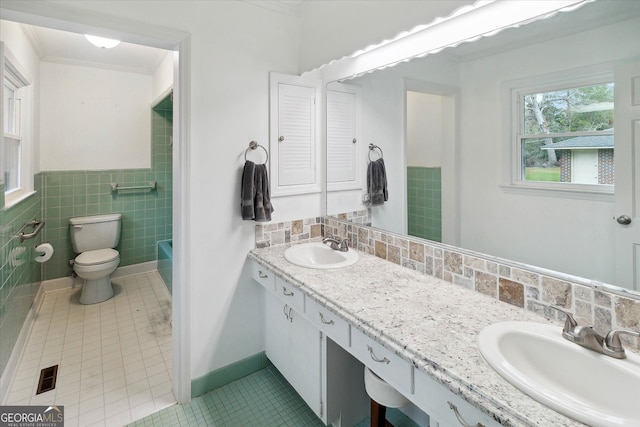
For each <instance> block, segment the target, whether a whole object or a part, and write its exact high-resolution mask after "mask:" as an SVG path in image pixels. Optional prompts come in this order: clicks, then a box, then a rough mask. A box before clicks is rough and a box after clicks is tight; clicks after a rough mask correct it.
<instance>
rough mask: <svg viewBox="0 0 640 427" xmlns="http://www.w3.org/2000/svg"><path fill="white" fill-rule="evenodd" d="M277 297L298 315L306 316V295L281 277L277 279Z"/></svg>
mask: <svg viewBox="0 0 640 427" xmlns="http://www.w3.org/2000/svg"><path fill="white" fill-rule="evenodd" d="M276 295H277V296H278V298H280V299H281V300H282V301H284V302H285V303H287V304H289V306H290V307H293V309H294V310H296V311H297V312H298V313H300V314H304V294H303V293H302V291H300V290H298V289H297V288H296V287H295V286H293V285H291V284H289V283H287V282H285V281H284V280H283V279H281V278H280V277H276Z"/></svg>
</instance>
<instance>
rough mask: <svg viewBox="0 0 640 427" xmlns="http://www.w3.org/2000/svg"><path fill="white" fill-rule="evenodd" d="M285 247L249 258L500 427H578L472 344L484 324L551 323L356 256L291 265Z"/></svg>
mask: <svg viewBox="0 0 640 427" xmlns="http://www.w3.org/2000/svg"><path fill="white" fill-rule="evenodd" d="M289 246H291V245H280V246H274V247H270V248H262V249H254V250H252V251H251V252H250V253H249V258H250V259H253V260H255V261H257V262H258V263H260V264H262V265H263V266H265V267H267V268H269V269H271V270H272V271H273V272H274V273H275V274H276V275H278V276H280V277H282V278H283V279H284V280H286V281H287V282H289V283H290V284H292V285H293V286H296V287H298V288H299V289H300V290H301V291H303V292H305V293H306V294H307V295H308V296H309V297H311V298H313V299H314V300H316V301H317V302H318V303H319V304H321V305H323V306H325V307H326V308H327V309H328V310H331V311H333V312H334V313H336V314H337V315H339V316H341V317H342V318H344V319H345V320H346V321H348V322H349V323H351V325H352V326H353V327H356V328H358V329H360V330H361V331H363V332H364V333H365V334H367V335H368V336H370V337H373V338H374V339H375V340H376V341H378V342H379V343H381V344H382V345H383V346H385V347H387V348H389V349H390V350H392V351H394V352H395V353H396V354H397V355H399V356H400V357H402V358H403V359H405V360H407V361H408V362H410V363H412V364H413V365H414V366H415V368H416V369H418V370H420V371H422V372H424V373H426V374H427V375H429V376H430V377H431V378H433V379H435V380H436V381H438V382H439V383H441V384H443V385H444V386H446V387H448V388H449V389H450V390H452V391H453V392H454V393H456V394H458V395H460V396H462V397H463V398H464V399H465V400H467V401H468V402H469V403H470V404H472V405H473V406H475V407H476V408H478V409H480V410H481V411H483V412H485V413H488V414H489V415H490V416H491V417H492V418H494V419H496V420H498V422H499V423H501V424H502V425H504V426H543V427H548V426H554V427H560V426H583V424H582V423H580V422H577V421H574V420H572V419H570V418H567V417H565V416H563V415H561V414H559V413H558V412H556V411H554V410H552V409H549V408H547V407H546V406H544V405H542V404H541V403H538V402H537V401H535V400H533V399H531V398H530V397H528V396H527V395H525V394H524V393H522V392H521V391H519V390H518V389H516V388H515V387H514V386H512V385H511V384H510V383H508V382H507V381H506V380H505V379H503V378H502V377H501V376H500V375H498V374H497V373H496V372H495V371H494V370H493V369H492V368H491V367H490V366H489V364H488V363H487V362H486V361H485V360H484V358H483V357H482V355H481V354H480V351H479V349H478V345H477V337H478V334H479V332H480V331H481V330H482V329H483V328H484V327H486V326H488V325H490V324H492V323H496V322H502V321H512V320H521V321H532V322H539V323H553V324H557V325H558V331H561V329H562V325H561V324H558V323H557V322H552V321H550V320H547V319H545V318H543V317H540V316H538V315H536V314H534V313H531V312H528V311H526V310H524V309H521V308H517V307H515V306H512V305H510V304H507V303H503V302H501V301H499V300H496V299H494V298H491V297H488V296H485V295H482V294H480V293H478V292H473V291H470V290H468V289H465V288H463V287H461V286H458V285H454V284H452V283H449V282H445V281H443V280H440V279H438V278H435V277H432V276H427V275H423V274H420V273H418V272H415V271H413V270H411V269H408V268H404V267H401V266H399V265H396V264H394V263H391V262H388V261H385V260H382V259H380V258H377V257H375V256H372V255H368V254H365V253H363V252H358V255H359V256H360V259H359V261H358V262H357V263H356V264H354V265H352V266H349V267H345V268H341V269H334V270H315V269H309V268H304V267H298V266H295V265H293V264H291V263H289V262H287V261H286V260H285V259H284V251H285V250H286V249H287V248H288V247H289ZM350 250H353V249H350ZM363 296H366V297H363Z"/></svg>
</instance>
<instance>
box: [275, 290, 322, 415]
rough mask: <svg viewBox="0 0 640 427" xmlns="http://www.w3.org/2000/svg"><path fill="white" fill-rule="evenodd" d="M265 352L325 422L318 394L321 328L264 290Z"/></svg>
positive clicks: (320, 386)
mask: <svg viewBox="0 0 640 427" xmlns="http://www.w3.org/2000/svg"><path fill="white" fill-rule="evenodd" d="M265 353H266V355H267V357H268V358H269V360H270V361H271V362H272V363H273V364H274V365H275V367H276V368H278V370H279V371H280V373H281V374H282V375H284V377H285V378H286V379H287V381H289V383H290V384H291V385H292V386H293V388H295V389H296V391H297V392H298V394H300V396H302V398H303V399H304V401H305V402H306V403H307V405H309V407H310V408H311V409H312V410H313V411H314V412H315V413H316V415H318V417H320V418H321V419H322V420H323V421H325V422H326V417H325V416H324V413H323V412H324V408H323V400H324V399H323V398H322V397H321V391H322V388H323V386H322V379H321V377H320V375H321V372H322V342H321V335H320V331H319V330H318V329H316V328H315V327H314V326H313V325H312V324H311V323H309V322H308V321H307V320H306V319H305V318H304V316H303V315H302V313H300V312H299V311H297V309H294V307H292V306H291V305H289V304H288V303H286V302H283V301H282V300H281V299H280V298H279V297H276V296H275V295H274V294H273V293H271V292H265Z"/></svg>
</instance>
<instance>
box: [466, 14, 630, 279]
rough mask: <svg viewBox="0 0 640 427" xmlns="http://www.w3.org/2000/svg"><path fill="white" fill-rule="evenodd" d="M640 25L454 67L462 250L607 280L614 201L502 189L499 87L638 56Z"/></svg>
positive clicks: (505, 163) (503, 120)
mask: <svg viewBox="0 0 640 427" xmlns="http://www.w3.org/2000/svg"><path fill="white" fill-rule="evenodd" d="M638 28H640V20H638V19H634V20H630V21H625V22H622V23H618V24H616V25H613V26H609V27H605V28H603V29H600V30H595V31H591V32H589V33H583V34H578V35H573V36H569V37H564V38H559V39H555V40H553V41H550V42H546V43H541V44H537V45H532V46H529V47H526V48H522V49H518V50H516V51H509V52H505V53H502V54H498V55H495V56H492V57H488V58H484V59H479V60H475V61H471V62H468V63H463V64H461V79H460V81H461V87H462V114H461V117H462V122H461V125H462V129H461V133H462V135H461V138H462V144H461V147H462V151H461V157H460V158H461V164H460V174H461V182H462V183H463V185H462V186H461V239H462V242H461V243H462V244H461V246H463V247H465V248H470V249H474V250H478V251H480V252H485V253H489V254H493V255H497V256H501V257H505V258H508V259H515V260H518V261H522V262H527V263H530V264H533V265H537V266H541V267H545V268H550V269H553V270H558V271H562V272H565V273H571V274H576V275H579V276H584V277H588V278H592V279H597V280H601V281H605V282H609V283H613V277H614V274H613V266H614V262H613V255H614V250H613V249H614V247H613V236H612V235H613V228H612V227H613V226H614V221H613V220H612V218H613V216H614V212H613V201H612V199H611V200H607V201H591V200H583V199H569V198H566V197H549V196H541V195H534V194H530V195H523V194H512V193H509V192H506V191H505V190H504V189H503V188H502V187H501V185H502V184H505V183H506V182H505V181H506V176H505V172H508V171H509V167H510V153H509V151H508V150H509V144H511V143H512V141H510V138H505V132H504V129H505V128H504V126H509V125H510V119H509V117H508V113H509V108H510V105H505V102H503V101H504V99H503V97H502V85H503V84H505V82H508V81H511V80H516V79H523V78H525V77H529V76H536V75H544V74H548V73H555V72H559V71H562V70H569V69H575V68H577V67H585V66H589V65H593V64H604V63H607V62H609V61H617V60H621V59H625V58H632V57H634V56H635V57H637V56H638V55H640V44H639V43H638V39H637V37H630V36H629V35H630V34H638Z"/></svg>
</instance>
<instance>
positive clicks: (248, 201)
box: [241, 160, 256, 220]
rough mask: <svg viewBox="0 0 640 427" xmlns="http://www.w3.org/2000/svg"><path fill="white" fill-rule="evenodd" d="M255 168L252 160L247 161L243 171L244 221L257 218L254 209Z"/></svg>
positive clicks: (242, 203)
mask: <svg viewBox="0 0 640 427" xmlns="http://www.w3.org/2000/svg"><path fill="white" fill-rule="evenodd" d="M255 167H256V164H255V163H253V162H252V161H251V160H247V161H246V162H245V163H244V169H243V170H242V190H241V200H242V202H241V206H242V219H245V220H249V219H254V218H255V216H256V213H255V210H254V208H253V198H254V196H253V194H254V192H255V185H254V173H255Z"/></svg>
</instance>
